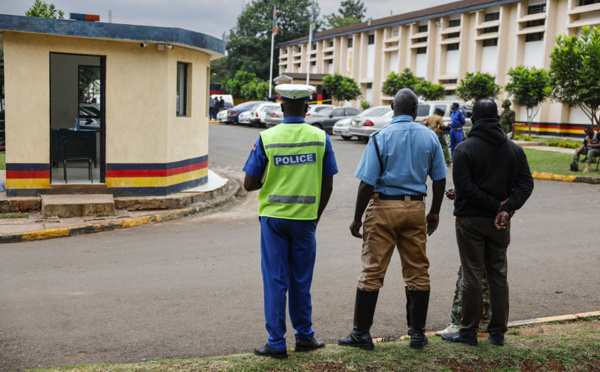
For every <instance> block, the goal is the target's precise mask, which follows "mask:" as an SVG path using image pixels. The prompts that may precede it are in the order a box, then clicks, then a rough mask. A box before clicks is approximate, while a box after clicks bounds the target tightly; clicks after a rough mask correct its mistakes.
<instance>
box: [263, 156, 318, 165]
mask: <svg viewBox="0 0 600 372" xmlns="http://www.w3.org/2000/svg"><path fill="white" fill-rule="evenodd" d="M273 160H274V162H275V166H281V165H299V164H311V163H316V162H317V154H315V153H312V154H298V155H275V156H274V157H273Z"/></svg>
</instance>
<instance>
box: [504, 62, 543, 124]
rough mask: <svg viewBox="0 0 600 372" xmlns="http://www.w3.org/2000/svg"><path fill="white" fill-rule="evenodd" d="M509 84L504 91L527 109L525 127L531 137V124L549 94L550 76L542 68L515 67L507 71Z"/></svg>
mask: <svg viewBox="0 0 600 372" xmlns="http://www.w3.org/2000/svg"><path fill="white" fill-rule="evenodd" d="M508 76H509V77H510V80H511V81H510V83H508V84H506V87H504V89H505V90H506V91H507V92H508V94H510V95H511V96H512V97H513V100H514V101H515V102H516V103H517V104H518V105H521V106H525V107H526V108H527V127H528V128H529V136H531V122H532V121H533V117H534V116H535V115H537V113H538V111H539V110H540V106H541V104H542V102H544V101H545V100H546V99H547V98H548V97H549V96H550V95H551V94H552V88H551V87H550V76H549V74H548V71H546V70H544V69H543V68H541V69H537V68H535V67H531V68H530V67H525V66H522V65H521V66H517V67H514V68H511V69H510V70H509V71H508Z"/></svg>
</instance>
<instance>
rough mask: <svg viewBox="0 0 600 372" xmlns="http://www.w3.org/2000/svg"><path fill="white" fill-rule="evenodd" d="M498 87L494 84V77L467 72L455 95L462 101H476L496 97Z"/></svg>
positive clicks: (498, 91) (498, 90)
mask: <svg viewBox="0 0 600 372" xmlns="http://www.w3.org/2000/svg"><path fill="white" fill-rule="evenodd" d="M498 93H500V86H499V85H498V84H496V83H495V81H494V77H493V76H491V75H490V74H486V73H483V74H482V73H481V72H478V73H476V74H474V73H472V72H467V75H466V76H465V78H464V79H460V83H459V84H458V87H457V88H456V95H457V96H458V98H460V99H462V100H464V101H471V100H473V101H477V100H479V99H482V98H493V99H495V98H496V97H498Z"/></svg>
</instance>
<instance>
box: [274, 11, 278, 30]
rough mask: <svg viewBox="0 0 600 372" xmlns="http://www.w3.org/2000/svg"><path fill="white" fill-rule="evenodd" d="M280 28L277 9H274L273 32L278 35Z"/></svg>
mask: <svg viewBox="0 0 600 372" xmlns="http://www.w3.org/2000/svg"><path fill="white" fill-rule="evenodd" d="M278 32H279V29H278V28H277V10H273V33H274V34H275V35H277V33H278Z"/></svg>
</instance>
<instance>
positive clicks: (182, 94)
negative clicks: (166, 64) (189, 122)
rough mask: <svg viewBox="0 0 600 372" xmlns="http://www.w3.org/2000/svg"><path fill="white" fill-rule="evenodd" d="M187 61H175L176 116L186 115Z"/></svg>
mask: <svg viewBox="0 0 600 372" xmlns="http://www.w3.org/2000/svg"><path fill="white" fill-rule="evenodd" d="M188 66H189V63H183V62H177V98H176V99H177V116H187V101H188Z"/></svg>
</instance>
